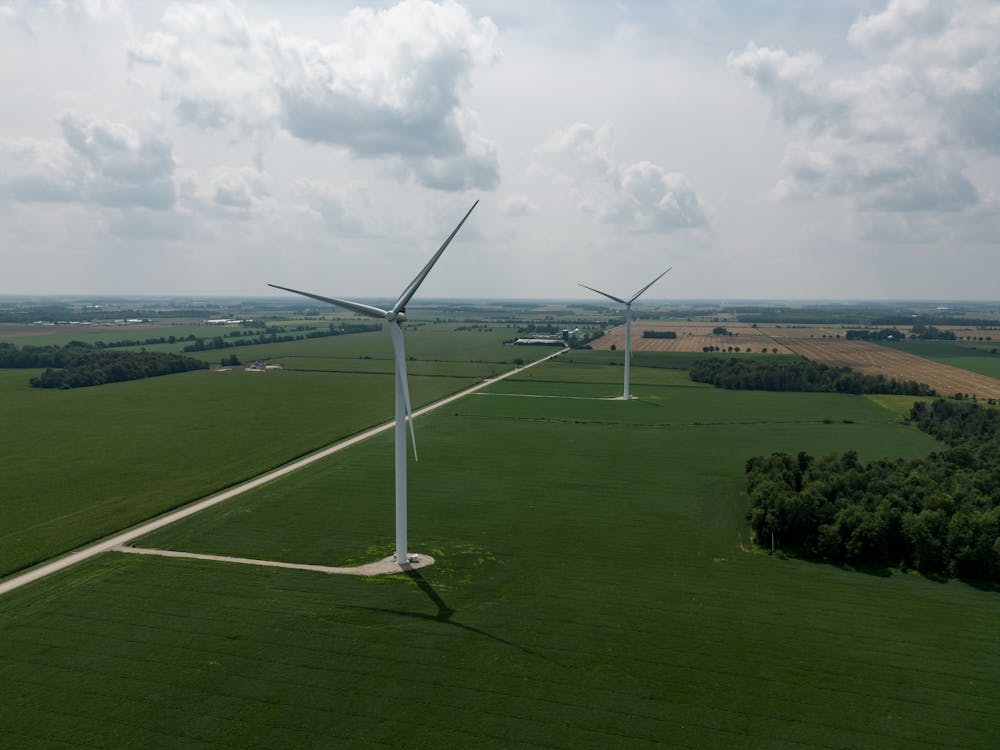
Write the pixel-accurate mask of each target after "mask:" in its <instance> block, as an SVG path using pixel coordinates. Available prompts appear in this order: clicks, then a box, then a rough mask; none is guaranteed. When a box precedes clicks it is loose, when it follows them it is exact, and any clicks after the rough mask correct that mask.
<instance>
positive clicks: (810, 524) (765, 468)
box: [746, 400, 1000, 582]
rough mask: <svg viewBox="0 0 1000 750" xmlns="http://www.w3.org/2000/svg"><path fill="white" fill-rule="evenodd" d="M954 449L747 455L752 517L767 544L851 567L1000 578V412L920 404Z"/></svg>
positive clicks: (921, 414)
mask: <svg viewBox="0 0 1000 750" xmlns="http://www.w3.org/2000/svg"><path fill="white" fill-rule="evenodd" d="M910 419H911V420H912V421H913V422H914V423H915V424H916V426H917V427H919V428H920V429H921V430H923V431H924V432H927V433H928V434H930V435H933V436H934V437H936V438H937V439H939V440H941V441H942V442H944V443H945V444H946V445H947V446H948V448H947V449H946V450H943V451H940V452H934V453H931V454H930V455H929V456H927V457H926V458H920V459H912V460H903V459H883V460H879V461H873V462H871V463H868V464H863V463H861V462H859V461H858V456H857V453H855V452H854V451H848V452H847V453H844V454H843V455H840V456H828V457H823V458H815V457H813V456H810V455H808V454H807V453H804V452H802V453H799V454H798V456H791V455H788V454H787V453H775V454H772V455H770V456H757V457H754V458H751V459H750V460H749V461H747V465H746V473H747V493H748V495H749V496H750V510H749V511H748V513H747V520H749V521H750V525H751V527H752V529H753V533H754V536H755V539H756V541H757V543H758V544H759V545H761V546H762V547H765V548H769V549H772V550H777V549H781V550H783V551H787V552H791V553H794V554H797V555H800V556H802V557H805V558H810V559H820V560H826V561H829V562H834V563H840V564H844V563H846V564H850V565H878V566H901V567H903V568H913V569H916V570H919V571H920V572H921V573H925V574H930V575H942V576H950V577H956V578H963V579H969V580H980V581H993V582H998V581H1000V412H997V411H996V410H994V409H988V408H984V407H982V406H980V405H979V404H977V403H974V402H972V401H951V400H937V401H934V402H932V403H923V402H918V403H916V404H914V406H913V410H912V412H911V415H910Z"/></svg>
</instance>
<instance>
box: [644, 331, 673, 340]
mask: <svg viewBox="0 0 1000 750" xmlns="http://www.w3.org/2000/svg"><path fill="white" fill-rule="evenodd" d="M642 337H643V338H644V339H675V338H677V331H643V332H642Z"/></svg>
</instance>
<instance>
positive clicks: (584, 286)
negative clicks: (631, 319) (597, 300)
mask: <svg viewBox="0 0 1000 750" xmlns="http://www.w3.org/2000/svg"><path fill="white" fill-rule="evenodd" d="M576 285H577V286H582V287H583V288H584V289H589V290H590V291H592V292H597V293H598V294H603V295H604V296H605V297H607V298H608V299H613V300H614V301H615V302H621V303H622V304H623V305H624V304H626V302H625V300H623V299H622V298H621V297H616V296H615V295H613V294H608V293H607V292H602V291H601V290H600V289H594V287H592V286H587V285H586V284H581V283H579V282H577V284H576Z"/></svg>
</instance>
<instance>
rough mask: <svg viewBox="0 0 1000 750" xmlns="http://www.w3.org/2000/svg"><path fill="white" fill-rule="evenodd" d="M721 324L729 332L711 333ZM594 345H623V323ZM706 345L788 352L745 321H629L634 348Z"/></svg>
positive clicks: (675, 349)
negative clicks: (653, 334)
mask: <svg viewBox="0 0 1000 750" xmlns="http://www.w3.org/2000/svg"><path fill="white" fill-rule="evenodd" d="M719 325H724V326H725V328H726V329H727V330H729V331H732V333H733V334H734V335H733V336H717V335H715V334H713V333H712V329H713V328H715V327H716V326H719ZM643 331H674V332H675V333H676V334H677V338H675V339H646V338H643V337H642V332H643ZM590 345H591V346H592V347H593V348H594V349H600V350H604V351H607V350H609V349H610V348H611V347H612V346H614V347H615V348H616V349H624V348H625V326H624V325H621V326H618V327H617V328H613V329H611V330H610V331H608V332H607V333H606V334H605V335H604V336H602V337H601V338H599V339H595V340H594V341H592V342H590ZM706 346H718V347H720V348H721V349H722V350H723V351H725V350H727V349H729V347H733V349H735V348H736V347H739V349H740V351H741V352H745V351H747V349H748V348H749V349H750V350H751V351H752V352H754V353H759V352H760V351H761V350H762V349H767V350H768V351H771V350H772V349H777V350H778V352H777V353H778V354H790V353H791V352H790V351H789V350H788V349H786V348H785V347H784V346H783V345H782V344H780V343H779V342H777V341H775V340H774V339H773V338H771V337H770V336H767V335H766V334H764V333H763V332H762V331H759V330H757V329H756V328H751V326H750V325H749V324H747V323H729V322H726V323H701V322H698V323H693V322H691V323H689V322H687V321H680V322H664V321H660V320H657V321H649V320H635V321H632V351H635V352H700V351H702V350H703V349H704V348H705V347H706Z"/></svg>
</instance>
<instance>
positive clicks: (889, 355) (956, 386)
mask: <svg viewBox="0 0 1000 750" xmlns="http://www.w3.org/2000/svg"><path fill="white" fill-rule="evenodd" d="M783 342H784V344H785V346H787V347H788V348H789V349H791V350H792V351H793V352H795V353H796V354H801V355H802V356H804V357H808V358H809V359H811V360H814V361H816V362H822V363H823V364H826V365H832V366H835V367H850V368H851V369H853V370H857V371H858V372H861V373H864V374H866V375H885V376H886V377H891V378H896V379H898V380H915V381H917V382H918V383H926V384H927V385H929V386H930V387H931V388H933V389H934V390H935V391H937V392H938V393H939V394H941V395H944V396H950V395H953V394H955V393H965V394H968V395H975V396H977V397H978V398H1000V380H997V379H996V378H993V377H990V376H988V375H982V374H980V373H977V372H972V371H971V370H966V369H962V368H959V367H953V366H952V365H947V364H943V363H941V362H934V361H932V360H930V359H926V358H925V357H920V356H917V355H915V354H910V353H909V352H907V351H902V350H900V349H897V348H895V347H888V346H880V345H878V344H873V343H871V342H868V341H836V340H834V341H831V340H830V339H826V340H818V341H817V340H816V339H798V340H792V339H783Z"/></svg>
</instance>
